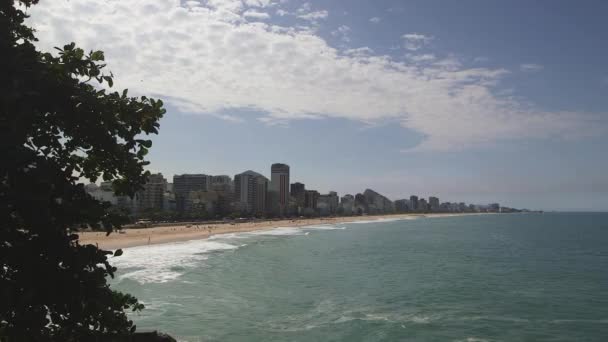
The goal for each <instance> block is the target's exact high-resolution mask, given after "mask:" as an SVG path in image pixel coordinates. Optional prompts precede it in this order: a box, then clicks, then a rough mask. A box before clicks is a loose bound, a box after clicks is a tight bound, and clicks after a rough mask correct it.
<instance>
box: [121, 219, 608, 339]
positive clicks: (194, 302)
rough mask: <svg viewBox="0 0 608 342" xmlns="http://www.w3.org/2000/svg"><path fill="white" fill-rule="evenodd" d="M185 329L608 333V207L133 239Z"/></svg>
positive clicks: (414, 334) (356, 334)
mask: <svg viewBox="0 0 608 342" xmlns="http://www.w3.org/2000/svg"><path fill="white" fill-rule="evenodd" d="M113 264H114V265H115V266H117V267H119V272H118V274H117V277H116V278H115V279H114V280H113V281H112V286H113V287H114V288H116V289H118V290H121V291H125V292H129V293H132V294H133V295H135V296H136V297H137V298H139V299H140V300H141V301H142V302H143V303H144V304H145V306H146V309H145V310H144V311H143V312H141V313H136V314H132V315H131V319H133V320H134V321H135V322H136V324H137V327H138V330H140V331H141V330H159V331H162V332H166V333H169V334H170V335H172V336H174V337H176V338H177V339H178V340H180V341H188V342H195V341H467V342H482V341H608V214H605V213H597V214H596V213H545V214H497V215H476V216H460V217H440V218H417V219H409V220H381V221H367V222H365V221H364V222H357V223H344V224H335V225H320V226H311V227H306V228H277V229H274V230H269V231H263V232H253V233H239V234H226V235H218V236H215V237H212V238H211V239H209V240H197V241H188V242H180V243H171V244H164V245H151V246H142V247H134V248H128V249H125V250H124V255H123V256H121V257H117V258H115V259H113Z"/></svg>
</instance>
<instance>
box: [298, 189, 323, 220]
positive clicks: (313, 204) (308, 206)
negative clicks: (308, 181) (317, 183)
mask: <svg viewBox="0 0 608 342" xmlns="http://www.w3.org/2000/svg"><path fill="white" fill-rule="evenodd" d="M319 196H320V195H319V192H318V191H316V190H306V191H305V192H304V210H303V212H302V214H304V215H311V214H315V213H316V212H317V201H318V200H319Z"/></svg>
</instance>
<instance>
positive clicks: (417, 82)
mask: <svg viewBox="0 0 608 342" xmlns="http://www.w3.org/2000/svg"><path fill="white" fill-rule="evenodd" d="M204 4H206V5H203V4H196V3H195V2H189V3H188V4H182V2H181V1H179V0H133V1H120V0H106V1H103V2H101V1H93V0H81V1H45V2H41V3H40V4H39V5H36V6H33V7H32V8H31V10H30V13H31V15H32V17H31V18H30V19H29V21H30V22H31V23H33V24H34V26H35V28H36V29H37V30H38V32H37V35H38V37H39V38H40V42H39V43H38V45H39V46H40V47H41V48H43V49H44V50H47V51H53V49H52V48H53V47H54V46H61V45H63V44H65V43H68V42H71V41H75V42H77V43H78V45H79V46H81V47H83V48H84V49H85V50H91V49H102V50H104V51H105V53H106V58H107V64H108V66H109V69H111V70H112V71H113V72H114V74H115V75H117V77H116V80H115V84H116V85H115V87H117V88H129V89H130V90H131V92H133V93H140V94H149V95H154V96H157V97H161V98H163V99H165V100H166V102H168V103H171V104H172V105H174V106H177V108H179V109H181V110H184V111H189V112H193V113H201V114H207V115H215V116H217V117H221V118H224V119H227V120H238V117H233V116H227V117H226V116H225V114H224V113H227V112H229V111H230V110H231V109H237V108H247V109H251V110H254V111H259V112H261V113H264V114H262V115H263V117H262V120H263V121H266V122H271V123H276V122H285V121H288V120H294V119H304V118H325V117H334V118H344V119H349V120H357V121H361V122H367V123H375V122H381V121H386V120H391V121H395V122H399V123H400V124H401V125H402V126H403V127H406V128H408V129H412V130H415V131H417V132H420V133H421V134H422V135H424V136H425V139H424V141H423V142H422V143H421V145H419V146H418V147H417V149H419V150H425V149H427V150H435V151H436V150H443V151H449V150H454V149H462V148H467V147H471V146H478V145H487V144H493V143H496V142H498V141H503V140H514V139H526V138H548V137H557V138H565V137H566V138H572V137H579V136H584V135H589V134H601V133H603V132H605V131H606V130H605V129H606V125H605V121H601V120H602V119H600V118H599V117H596V116H591V115H587V114H582V113H574V112H549V111H543V110H540V109H537V108H533V107H530V106H528V105H525V104H523V103H520V102H518V101H517V100H515V99H513V98H512V97H508V96H502V95H500V94H498V92H497V91H495V87H496V85H497V84H498V83H499V82H500V81H501V79H502V77H503V76H504V75H505V74H506V73H507V72H506V71H505V70H503V69H490V68H467V67H465V66H463V65H462V63H461V62H460V61H459V60H458V59H456V58H455V57H448V58H443V59H440V58H435V59H434V60H432V61H431V60H430V58H428V57H424V58H423V59H428V61H429V62H428V63H417V62H416V61H412V60H409V59H407V58H406V59H404V60H402V61H400V60H395V59H393V58H391V57H389V56H385V55H378V54H374V52H373V51H371V50H368V49H365V48H362V49H361V50H345V51H342V50H339V49H336V48H334V47H332V46H330V45H328V43H327V42H326V41H325V40H324V39H323V38H321V37H320V36H318V35H317V34H316V33H315V31H314V30H312V29H311V28H310V27H306V26H304V27H283V26H277V25H272V24H268V23H263V22H249V21H247V20H246V18H245V16H244V13H243V11H245V10H246V8H245V7H244V5H243V3H242V2H241V1H231V0H208V1H207V2H204ZM310 10H311V8H310V5H308V6H307V7H306V6H304V7H303V10H302V12H299V13H298V15H302V14H306V13H310ZM74 28H77V29H74ZM338 32H340V31H338ZM403 39H404V40H406V41H414V42H418V43H419V45H420V44H423V45H424V44H426V43H428V41H430V39H432V38H431V37H427V36H424V35H419V34H409V35H405V36H404V38H403ZM406 47H407V46H406ZM415 56H425V55H424V54H420V55H419V54H416V55H415ZM414 58H416V57H414ZM417 58H422V57H417Z"/></svg>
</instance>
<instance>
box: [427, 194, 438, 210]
mask: <svg viewBox="0 0 608 342" xmlns="http://www.w3.org/2000/svg"><path fill="white" fill-rule="evenodd" d="M429 206H430V207H431V211H439V198H437V197H434V196H431V197H429Z"/></svg>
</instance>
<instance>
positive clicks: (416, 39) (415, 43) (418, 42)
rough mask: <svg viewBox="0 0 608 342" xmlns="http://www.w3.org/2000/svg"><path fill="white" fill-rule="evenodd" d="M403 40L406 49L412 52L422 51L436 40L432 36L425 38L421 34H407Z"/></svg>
mask: <svg viewBox="0 0 608 342" xmlns="http://www.w3.org/2000/svg"><path fill="white" fill-rule="evenodd" d="M401 38H403V44H404V47H405V48H406V49H408V50H410V51H416V50H420V49H421V48H422V47H424V46H425V45H428V44H429V43H430V42H431V41H432V40H433V39H434V38H433V37H431V36H425V35H423V34H419V33H407V34H404V35H403V36H401Z"/></svg>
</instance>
